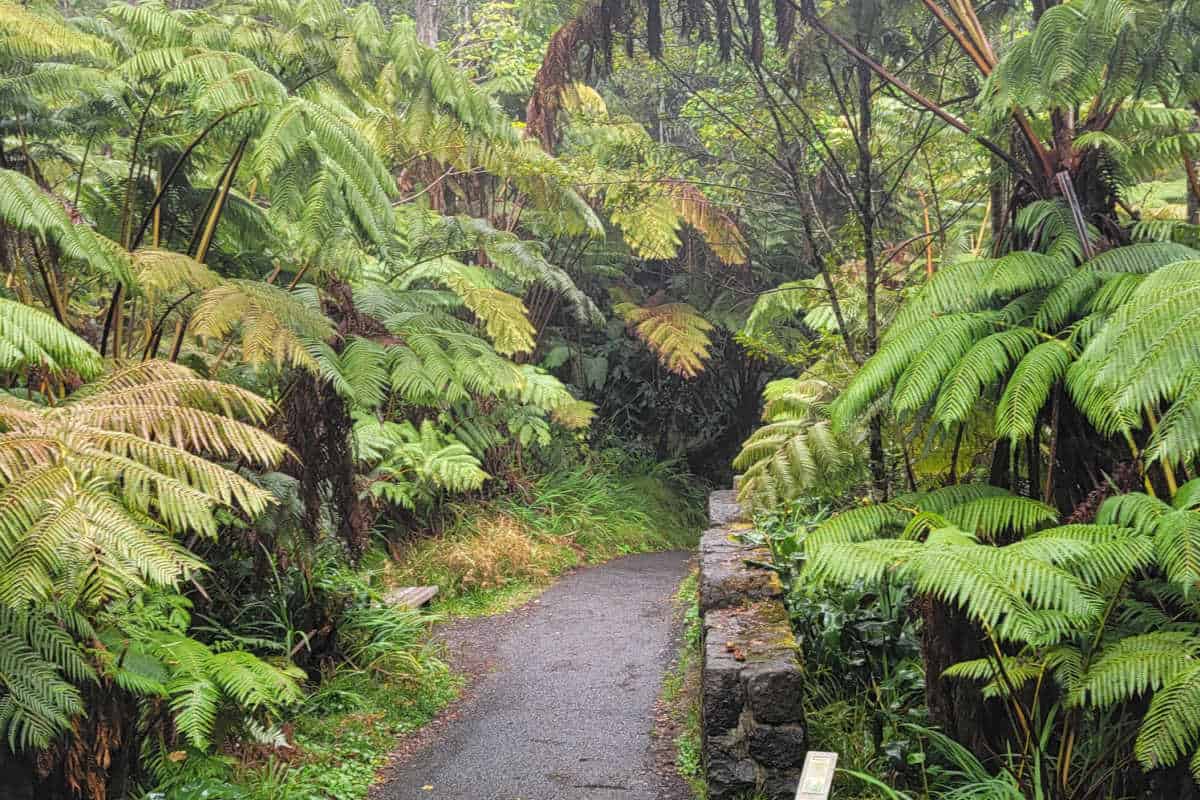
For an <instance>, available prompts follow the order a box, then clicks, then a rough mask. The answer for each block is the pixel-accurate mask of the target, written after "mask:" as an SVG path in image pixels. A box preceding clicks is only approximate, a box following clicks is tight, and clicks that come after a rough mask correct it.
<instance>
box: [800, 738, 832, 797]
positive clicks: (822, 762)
mask: <svg viewBox="0 0 1200 800" xmlns="http://www.w3.org/2000/svg"><path fill="white" fill-rule="evenodd" d="M837 760H838V754H837V753H822V752H819V751H817V750H809V751H808V754H807V755H805V756H804V771H803V772H801V773H800V786H798V787H797V788H796V800H828V798H829V791H830V790H831V789H832V788H833V773H834V772H835V771H836V770H837Z"/></svg>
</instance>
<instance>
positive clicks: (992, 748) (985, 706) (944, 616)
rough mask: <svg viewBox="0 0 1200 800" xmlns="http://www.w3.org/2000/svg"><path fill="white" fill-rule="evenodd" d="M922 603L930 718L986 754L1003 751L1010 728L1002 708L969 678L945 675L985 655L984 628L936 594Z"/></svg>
mask: <svg viewBox="0 0 1200 800" xmlns="http://www.w3.org/2000/svg"><path fill="white" fill-rule="evenodd" d="M919 603H920V611H921V618H922V627H921V656H922V658H923V660H924V663H925V702H926V704H927V705H928V706H929V719H930V721H931V722H932V723H933V724H934V725H936V726H937V727H939V728H941V729H942V731H943V732H945V733H946V734H948V735H949V736H950V737H951V738H953V739H955V740H957V741H959V742H961V743H962V744H963V745H964V746H965V747H967V748H968V749H969V750H971V751H972V752H973V753H975V754H976V755H977V756H980V757H981V758H983V757H987V756H990V755H991V754H993V753H996V752H1003V748H1002V747H1001V745H1002V743H1003V742H1004V740H1005V739H1006V738H1007V737H1008V735H1009V732H1010V731H1011V727H1010V725H1009V722H1008V717H1007V716H1006V715H1005V712H1004V708H1003V706H1002V705H1000V704H999V703H996V702H992V701H986V700H984V698H983V694H982V693H981V692H980V691H979V688H978V687H977V686H976V685H975V684H973V683H971V682H969V681H962V680H950V679H948V678H943V677H942V673H943V672H945V670H946V668H947V667H949V666H950V665H952V664H956V663H958V662H960V661H968V660H971V659H976V658H983V657H984V655H985V651H984V646H983V641H982V637H983V634H982V632H981V631H980V630H979V629H978V628H977V627H975V626H974V625H973V624H971V622H970V620H969V619H967V617H966V615H964V614H963V613H962V612H960V611H958V610H957V609H955V608H952V607H951V606H948V605H946V604H945V603H942V602H940V601H938V600H935V599H933V598H932V597H922V598H921V599H920V600H919Z"/></svg>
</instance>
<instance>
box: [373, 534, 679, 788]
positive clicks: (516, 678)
mask: <svg viewBox="0 0 1200 800" xmlns="http://www.w3.org/2000/svg"><path fill="white" fill-rule="evenodd" d="M689 558H690V554H688V553H684V552H660V553H646V554H640V555H631V556H625V557H622V558H617V559H614V560H612V561H609V562H607V563H604V564H602V565H600V566H595V567H589V568H584V569H578V570H575V571H573V572H571V573H568V574H567V575H564V576H563V577H562V578H561V579H559V580H558V581H557V582H556V583H555V584H554V585H553V586H551V587H550V588H549V589H547V590H546V591H545V592H544V593H542V594H541V595H540V596H538V597H537V598H536V599H534V600H532V601H530V602H528V603H526V604H525V605H524V606H521V607H520V608H517V609H515V610H513V611H509V612H508V613H505V614H501V615H498V616H491V617H476V618H468V619H461V620H458V621H455V622H451V623H449V624H446V625H444V626H441V627H440V629H439V630H438V632H437V634H436V636H437V637H438V638H439V639H440V640H441V641H442V642H444V643H445V645H446V648H447V651H448V654H449V658H450V661H451V664H452V666H453V667H454V669H455V670H457V671H459V672H463V673H465V674H466V675H467V676H468V685H467V688H466V690H465V692H464V694H463V697H462V699H460V700H459V701H458V702H457V703H455V704H454V705H453V706H451V708H450V709H448V710H447V711H446V712H445V713H443V714H442V715H441V716H440V717H439V718H438V719H437V720H436V721H435V722H434V723H433V724H431V725H429V726H427V727H426V728H424V729H422V730H421V731H420V732H418V733H417V734H415V735H414V736H412V737H410V738H408V739H405V740H403V741H402V742H401V745H400V748H399V750H398V751H397V753H396V754H395V757H394V758H393V761H392V763H391V765H390V766H389V767H388V769H387V771H386V779H385V780H384V782H382V783H380V784H379V785H377V786H376V787H375V788H374V789H373V790H372V793H371V796H372V798H375V800H584V799H585V798H586V800H609V798H611V799H612V800H617V799H618V798H619V800H682V798H686V797H688V794H687V789H686V787H685V786H683V785H682V782H681V780H680V778H679V776H678V774H677V773H676V772H675V771H674V769H673V765H672V764H671V763H670V758H669V757H664V750H665V749H667V748H664V747H663V745H664V743H663V742H662V741H661V724H660V723H656V715H660V714H659V712H660V709H659V708H658V705H657V704H658V702H659V698H660V692H661V689H662V687H663V679H664V676H665V675H666V673H667V672H668V670H669V668H670V666H671V662H672V660H673V659H674V658H675V656H676V653H677V650H678V645H679V636H680V631H681V620H680V615H679V613H678V610H677V605H676V604H675V603H674V602H673V596H674V595H675V592H676V589H677V588H678V587H679V585H680V582H681V581H682V580H683V579H684V577H685V575H686V574H687V571H688V561H689ZM656 731H657V732H659V733H660V736H659V737H658V738H656V736H655V734H656ZM666 744H668V745H669V742H668V743H666Z"/></svg>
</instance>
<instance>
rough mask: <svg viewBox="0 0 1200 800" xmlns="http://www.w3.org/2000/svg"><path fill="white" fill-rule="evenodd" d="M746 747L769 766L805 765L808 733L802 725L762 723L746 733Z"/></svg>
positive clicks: (753, 755) (762, 762)
mask: <svg viewBox="0 0 1200 800" xmlns="http://www.w3.org/2000/svg"><path fill="white" fill-rule="evenodd" d="M746 749H747V751H748V752H749V754H750V757H751V758H753V759H754V760H755V761H757V762H758V763H760V764H762V765H763V766H765V767H767V768H777V769H788V768H793V767H801V766H803V765H804V754H805V753H806V752H807V751H808V735H807V732H806V731H805V729H804V728H803V727H802V726H800V725H760V724H757V723H755V724H754V725H752V726H751V727H750V730H749V731H748V732H747V733H746Z"/></svg>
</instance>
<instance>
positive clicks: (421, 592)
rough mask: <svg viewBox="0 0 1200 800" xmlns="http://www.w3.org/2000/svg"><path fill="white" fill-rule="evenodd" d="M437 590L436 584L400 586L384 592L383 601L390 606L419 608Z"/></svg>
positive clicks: (430, 598)
mask: <svg viewBox="0 0 1200 800" xmlns="http://www.w3.org/2000/svg"><path fill="white" fill-rule="evenodd" d="M437 592H438V587H436V586H402V587H400V588H398V589H392V590H391V591H389V592H388V593H387V594H385V595H384V596H383V601H384V602H385V603H387V604H388V605H390V606H400V607H401V608H420V607H421V606H423V605H425V604H426V603H428V602H429V601H430V600H432V599H433V596H434V595H436V594H437Z"/></svg>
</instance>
